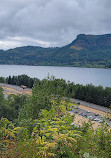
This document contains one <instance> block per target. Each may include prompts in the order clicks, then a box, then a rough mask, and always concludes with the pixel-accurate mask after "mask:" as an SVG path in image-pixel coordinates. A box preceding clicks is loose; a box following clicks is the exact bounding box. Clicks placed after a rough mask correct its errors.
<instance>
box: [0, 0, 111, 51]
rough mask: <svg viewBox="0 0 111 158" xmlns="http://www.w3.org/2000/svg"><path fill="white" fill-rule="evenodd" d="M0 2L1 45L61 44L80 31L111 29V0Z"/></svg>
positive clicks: (17, 0) (93, 31)
mask: <svg viewBox="0 0 111 158" xmlns="http://www.w3.org/2000/svg"><path fill="white" fill-rule="evenodd" d="M0 3H1V4H0V49H8V48H13V47H16V46H22V45H40V46H45V47H47V46H62V45H65V44H68V43H70V42H71V41H72V40H74V39H75V38H76V36H77V34H80V33H85V34H104V33H111V27H110V26H111V9H110V8H111V1H110V0H93V1H92V0H84V1H83V0H1V2H0Z"/></svg>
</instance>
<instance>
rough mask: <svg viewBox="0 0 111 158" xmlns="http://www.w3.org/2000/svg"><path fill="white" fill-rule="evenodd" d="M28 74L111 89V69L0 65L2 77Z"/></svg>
mask: <svg viewBox="0 0 111 158" xmlns="http://www.w3.org/2000/svg"><path fill="white" fill-rule="evenodd" d="M22 74H26V75H28V76H30V77H32V78H33V77H36V78H39V79H43V78H45V77H47V76H48V74H49V76H52V75H54V76H55V78H63V79H65V80H66V81H71V82H74V83H75V84H77V83H79V84H83V85H86V84H91V83H92V84H93V85H95V86H98V85H101V86H103V87H111V69H100V68H77V67H59V66H26V65H0V76H3V77H8V76H9V75H10V76H13V75H15V76H17V75H22Z"/></svg>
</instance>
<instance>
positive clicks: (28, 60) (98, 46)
mask: <svg viewBox="0 0 111 158" xmlns="http://www.w3.org/2000/svg"><path fill="white" fill-rule="evenodd" d="M0 64H18V65H54V66H55V65H56V66H77V67H104V68H105V67H106V68H110V67H111V34H105V35H85V34H80V35H78V36H77V38H76V39H75V40H74V41H72V43H70V44H68V45H66V46H64V47H60V48H58V47H57V48H42V47H36V46H24V47H18V48H14V49H9V50H7V51H3V50H0Z"/></svg>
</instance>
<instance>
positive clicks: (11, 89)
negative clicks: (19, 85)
mask: <svg viewBox="0 0 111 158" xmlns="http://www.w3.org/2000/svg"><path fill="white" fill-rule="evenodd" d="M2 88H3V90H5V91H6V90H9V91H11V92H10V93H18V94H23V93H22V92H20V91H18V90H15V89H13V88H10V87H6V86H2Z"/></svg>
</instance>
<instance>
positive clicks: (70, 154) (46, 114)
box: [0, 78, 111, 158]
mask: <svg viewBox="0 0 111 158" xmlns="http://www.w3.org/2000/svg"><path fill="white" fill-rule="evenodd" d="M60 81H61V83H63V80H60ZM54 83H55V82H54V79H53V78H49V79H45V80H43V81H42V84H39V83H38V82H36V83H35V84H34V87H33V90H32V96H23V95H18V96H15V95H9V97H8V98H7V99H4V97H3V93H2V89H0V100H1V102H0V117H1V120H0V137H1V140H0V154H1V157H2V158H15V157H16V158H29V157H30V158H49V157H51V158H53V157H54V158H110V157H111V130H109V128H108V126H107V125H105V124H102V125H101V127H100V128H98V129H97V130H95V131H94V130H93V128H92V125H91V123H90V122H89V123H87V124H83V125H82V126H81V127H79V126H77V125H75V124H73V120H74V116H71V115H70V114H69V113H68V112H67V111H68V110H71V109H72V108H73V106H72V104H70V103H69V102H68V100H66V101H63V100H61V98H62V97H63V96H64V93H63V92H64V91H65V90H64V89H63V87H64V86H61V84H60V82H57V83H56V84H57V85H56V86H57V87H58V88H56V89H55V84H54ZM62 85H64V84H62ZM67 90H68V89H67ZM69 94H70V93H69Z"/></svg>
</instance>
